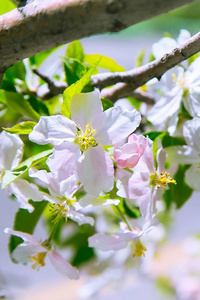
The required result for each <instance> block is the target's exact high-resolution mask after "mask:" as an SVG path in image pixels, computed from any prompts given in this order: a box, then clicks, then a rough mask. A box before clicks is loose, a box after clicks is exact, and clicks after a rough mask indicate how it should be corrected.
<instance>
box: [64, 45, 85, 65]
mask: <svg viewBox="0 0 200 300" xmlns="http://www.w3.org/2000/svg"><path fill="white" fill-rule="evenodd" d="M66 56H67V57H68V58H76V59H77V60H79V61H81V62H82V61H83V58H84V51H83V47H82V45H81V42H80V41H73V42H72V43H71V44H69V46H68V47H67V51H66Z"/></svg>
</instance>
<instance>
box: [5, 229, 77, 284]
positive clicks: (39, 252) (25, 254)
mask: <svg viewBox="0 0 200 300" xmlns="http://www.w3.org/2000/svg"><path fill="white" fill-rule="evenodd" d="M4 232H5V233H8V234H12V235H15V236H18V237H20V238H21V239H23V240H24V242H23V243H22V244H19V245H18V246H17V248H16V249H15V250H14V251H13V252H12V257H13V259H14V260H15V261H16V262H21V263H22V264H26V263H28V262H29V261H31V262H33V263H34V264H33V265H32V269H37V270H38V269H39V267H43V266H45V258H46V256H47V257H48V258H49V260H50V262H51V264H52V265H53V267H54V268H55V269H56V271H58V272H60V273H61V274H63V275H66V276H67V277H68V278H70V279H79V272H78V270H77V269H76V268H75V267H72V266H71V265H70V263H68V261H66V260H65V259H64V258H63V257H62V256H61V255H60V254H59V253H58V252H55V251H52V250H51V249H50V248H51V246H50V245H49V243H48V241H44V242H43V243H40V242H38V241H37V240H36V238H35V237H34V236H32V235H31V234H28V233H24V232H21V231H16V230H12V229H10V228H6V229H5V230H4Z"/></svg>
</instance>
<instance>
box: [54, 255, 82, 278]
mask: <svg viewBox="0 0 200 300" xmlns="http://www.w3.org/2000/svg"><path fill="white" fill-rule="evenodd" d="M48 257H49V259H50V261H51V263H52V265H53V266H54V268H55V269H56V271H58V272H60V273H61V274H63V275H66V276H67V277H68V278H70V279H75V280H77V279H79V272H78V270H77V268H75V267H72V265H70V263H68V261H67V260H65V259H64V258H63V257H62V256H61V255H60V254H59V253H57V252H53V251H49V252H48Z"/></svg>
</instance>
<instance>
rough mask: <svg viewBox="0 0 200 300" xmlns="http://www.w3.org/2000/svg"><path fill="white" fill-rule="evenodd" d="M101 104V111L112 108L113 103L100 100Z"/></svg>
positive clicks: (107, 100) (103, 99)
mask: <svg viewBox="0 0 200 300" xmlns="http://www.w3.org/2000/svg"><path fill="white" fill-rule="evenodd" d="M101 103H102V106H103V110H106V109H108V108H110V107H113V103H112V101H110V100H109V99H105V98H101Z"/></svg>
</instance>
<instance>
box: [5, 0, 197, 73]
mask: <svg viewBox="0 0 200 300" xmlns="http://www.w3.org/2000/svg"><path fill="white" fill-rule="evenodd" d="M196 1H197V0H168V1H160V0H151V1H149V0H132V1H130V0H67V1H66V0H43V1H41V0H34V1H32V2H28V3H27V4H26V5H25V6H24V7H20V8H16V9H14V10H12V11H11V12H8V13H7V14H4V15H2V16H0V78H1V77H2V74H3V73H4V72H5V70H6V69H7V68H9V67H10V66H12V65H13V64H14V63H16V62H18V61H21V60H23V59H24V58H26V57H30V56H33V55H35V54H37V53H39V52H42V51H45V50H48V49H51V48H53V47H56V46H58V45H62V44H64V43H68V42H71V41H73V40H75V39H80V38H83V37H87V36H91V35H94V34H99V33H105V32H117V31H120V30H122V29H125V28H127V27H129V26H131V25H133V24H136V23H138V22H141V21H144V20H147V19H149V18H151V17H154V16H156V15H160V14H162V13H166V12H168V11H170V10H173V9H175V8H178V7H180V6H183V5H186V4H191V3H192V2H196Z"/></svg>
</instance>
